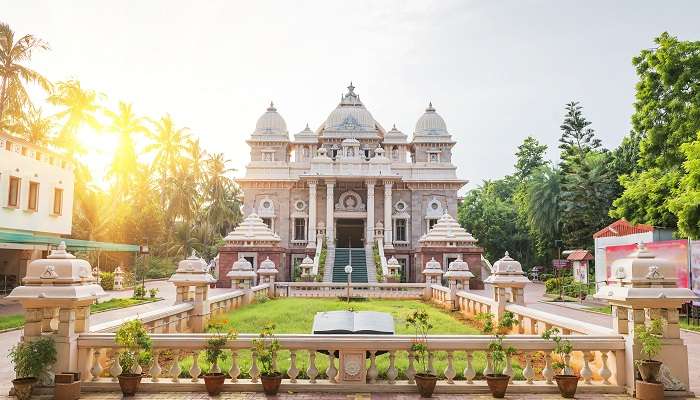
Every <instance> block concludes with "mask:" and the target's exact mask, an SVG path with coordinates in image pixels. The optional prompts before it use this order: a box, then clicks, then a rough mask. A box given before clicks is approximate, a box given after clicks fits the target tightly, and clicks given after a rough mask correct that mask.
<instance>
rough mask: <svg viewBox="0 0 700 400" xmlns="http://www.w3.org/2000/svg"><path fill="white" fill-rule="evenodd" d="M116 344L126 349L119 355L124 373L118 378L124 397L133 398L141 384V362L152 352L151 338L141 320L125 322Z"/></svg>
mask: <svg viewBox="0 0 700 400" xmlns="http://www.w3.org/2000/svg"><path fill="white" fill-rule="evenodd" d="M115 342H116V343H117V344H118V345H119V346H122V347H124V348H125V350H124V351H123V352H121V353H120V354H119V366H120V367H121V368H122V373H121V374H120V375H119V376H118V377H117V379H118V380H119V387H120V388H121V390H122V394H124V396H133V395H135V394H136V391H137V390H138V387H139V383H141V377H142V376H143V374H142V373H141V365H140V362H141V361H142V360H144V359H145V358H147V357H148V355H149V354H150V350H151V337H150V336H149V335H148V331H147V330H146V328H145V327H144V326H143V323H141V321H140V320H132V321H127V322H124V323H123V324H121V325H120V326H119V329H117V332H116V335H115Z"/></svg>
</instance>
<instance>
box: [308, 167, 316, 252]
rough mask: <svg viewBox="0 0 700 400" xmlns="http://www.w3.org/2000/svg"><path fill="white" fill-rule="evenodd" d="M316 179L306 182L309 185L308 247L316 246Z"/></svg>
mask: <svg viewBox="0 0 700 400" xmlns="http://www.w3.org/2000/svg"><path fill="white" fill-rule="evenodd" d="M317 184H318V182H317V181H315V180H311V181H309V182H308V185H309V223H308V226H307V231H308V235H307V237H308V239H309V240H308V244H307V246H306V247H308V248H314V249H315V248H316V185H317Z"/></svg>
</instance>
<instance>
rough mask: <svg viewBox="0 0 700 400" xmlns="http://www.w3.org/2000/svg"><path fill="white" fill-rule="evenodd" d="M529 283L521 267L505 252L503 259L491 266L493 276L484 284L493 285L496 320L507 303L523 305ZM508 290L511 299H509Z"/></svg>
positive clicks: (501, 314) (503, 311)
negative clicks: (526, 286) (525, 290)
mask: <svg viewBox="0 0 700 400" xmlns="http://www.w3.org/2000/svg"><path fill="white" fill-rule="evenodd" d="M529 282H530V280H529V279H528V278H527V276H525V273H524V272H523V268H522V265H520V263H519V262H518V261H516V260H514V259H513V258H511V257H510V255H509V254H508V252H507V251H506V254H505V256H504V257H503V258H501V259H500V260H498V261H496V262H495V263H494V264H493V274H491V275H490V276H489V277H488V278H486V280H485V281H484V283H487V284H491V285H493V299H494V301H496V304H497V306H496V310H495V312H494V316H495V318H496V319H500V318H501V317H502V316H503V314H504V313H505V309H506V304H507V303H509V302H511V301H512V302H513V303H515V304H520V305H524V304H525V293H524V288H525V285H526V284H528V283H529ZM508 289H510V293H511V294H512V298H510V297H509V294H508Z"/></svg>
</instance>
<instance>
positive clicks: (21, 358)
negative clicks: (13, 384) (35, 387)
mask: <svg viewBox="0 0 700 400" xmlns="http://www.w3.org/2000/svg"><path fill="white" fill-rule="evenodd" d="M10 359H11V360H12V364H14V366H15V373H16V374H17V378H30V377H32V378H41V377H43V376H44V375H45V374H46V372H47V370H48V369H49V368H50V367H51V366H52V365H53V364H54V363H55V362H56V343H55V342H54V340H53V338H51V337H42V338H40V339H38V340H33V341H31V342H20V343H18V344H16V345H15V346H14V347H13V348H12V350H11V351H10Z"/></svg>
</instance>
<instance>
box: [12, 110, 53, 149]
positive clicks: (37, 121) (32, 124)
mask: <svg viewBox="0 0 700 400" xmlns="http://www.w3.org/2000/svg"><path fill="white" fill-rule="evenodd" d="M53 127H54V122H53V120H52V119H51V118H47V117H44V115H43V114H42V111H41V108H37V107H34V106H30V107H29V110H28V112H27V113H25V114H24V115H23V117H22V119H21V120H20V121H19V125H18V126H17V128H18V129H16V130H17V131H18V132H17V133H19V134H20V135H21V136H22V137H24V138H25V139H26V140H27V141H28V142H30V143H33V144H36V145H39V146H41V145H46V144H49V143H50V142H52V137H51V136H52V133H51V131H52V130H53Z"/></svg>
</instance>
